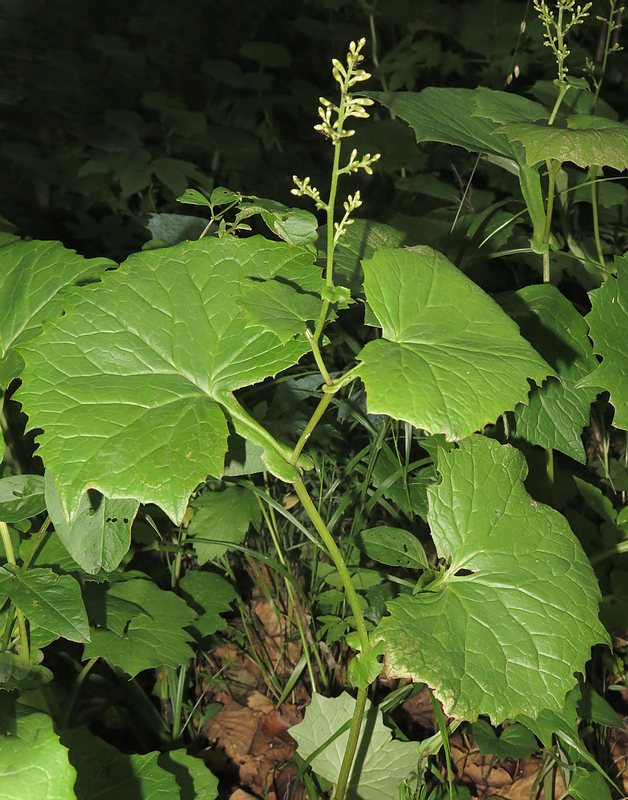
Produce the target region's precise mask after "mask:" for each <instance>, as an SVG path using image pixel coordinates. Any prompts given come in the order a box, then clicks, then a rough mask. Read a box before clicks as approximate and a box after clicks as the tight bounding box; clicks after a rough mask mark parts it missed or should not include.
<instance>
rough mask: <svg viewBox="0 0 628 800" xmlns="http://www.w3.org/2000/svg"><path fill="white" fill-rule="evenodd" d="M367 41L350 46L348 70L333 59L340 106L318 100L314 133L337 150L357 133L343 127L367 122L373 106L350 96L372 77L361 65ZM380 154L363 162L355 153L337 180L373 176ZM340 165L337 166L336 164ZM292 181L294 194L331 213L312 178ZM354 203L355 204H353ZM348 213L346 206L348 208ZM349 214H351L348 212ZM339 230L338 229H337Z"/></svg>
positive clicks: (341, 225)
mask: <svg viewBox="0 0 628 800" xmlns="http://www.w3.org/2000/svg"><path fill="white" fill-rule="evenodd" d="M365 44H366V39H360V41H359V42H357V43H356V42H351V44H350V45H349V52H348V53H347V63H346V66H345V65H344V64H342V62H340V61H338V59H337V58H334V59H332V74H333V76H334V78H335V79H336V81H337V82H338V84H339V85H340V105H336V104H335V103H332V102H331V101H330V100H327V99H326V98H324V97H320V98H319V102H320V104H321V105H320V106H319V108H318V116H319V117H320V119H321V122H319V123H318V124H317V125H315V126H314V130H316V131H320V132H321V133H322V134H323V135H324V136H327V137H328V138H329V139H331V141H332V143H333V144H334V146H339V145H340V143H341V141H342V139H346V138H347V137H349V136H353V134H354V133H355V131H354V130H351V129H349V130H345V127H344V124H345V121H346V119H347V117H360V118H361V119H366V118H368V112H367V111H366V108H367V107H368V106H371V105H373V101H372V100H371V98H370V97H355V96H354V95H353V94H351V92H350V89H351V87H352V86H355V84H356V83H360V82H361V81H365V80H368V78H370V77H371V75H370V73H368V72H366V71H365V70H363V69H361V68H360V67H359V66H358V65H359V64H360V62H362V61H363V60H364V56H363V55H362V54H361V53H360V51H361V50H362V48H363V47H364V45H365ZM379 157H380V154H379V153H376V154H375V155H371V154H370V153H367V154H366V155H365V156H363V157H362V158H358V151H357V150H352V151H351V155H350V156H349V161H348V162H347V164H345V166H344V167H336V178H337V177H338V176H339V175H348V174H350V173H352V172H357V171H358V170H360V169H363V170H364V171H365V172H366V173H367V174H368V175H372V174H373V169H372V165H373V164H374V163H375V162H376V161H377V160H378V159H379ZM336 163H337V162H336ZM293 181H294V183H295V184H296V187H297V188H296V189H292V194H294V195H297V196H302V195H306V196H307V197H311V198H312V200H314V202H315V204H316V208H319V209H325V210H327V209H328V204H327V203H325V202H324V200H322V198H321V194H320V192H319V190H318V189H317V188H316V187H314V186H311V185H310V178H303V179H301V178H298V177H297V176H296V175H294V176H293ZM357 198H358V202H357V204H356V205H353V206H352V209H351V210H353V209H354V208H357V207H358V205H360V202H359V193H358V194H357ZM353 202H355V201H354V200H352V203H353ZM345 210H346V204H345ZM349 213H350V212H349ZM347 218H348V215H347V214H345V220H344V222H343V223H340V229H341V230H344V228H345V227H346V225H347V224H348V222H347ZM336 227H338V226H336Z"/></svg>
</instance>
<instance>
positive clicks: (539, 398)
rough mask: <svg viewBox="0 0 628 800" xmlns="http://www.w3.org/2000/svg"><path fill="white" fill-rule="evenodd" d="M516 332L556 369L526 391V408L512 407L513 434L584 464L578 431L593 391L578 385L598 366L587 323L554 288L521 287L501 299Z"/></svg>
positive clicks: (548, 286) (585, 420) (583, 453)
mask: <svg viewBox="0 0 628 800" xmlns="http://www.w3.org/2000/svg"><path fill="white" fill-rule="evenodd" d="M501 306H502V308H503V309H504V310H505V311H507V312H508V313H509V314H510V315H511V316H512V317H513V319H514V320H515V322H517V324H518V325H519V327H520V329H521V334H522V335H523V336H524V337H525V338H526V339H527V340H528V341H529V342H530V344H532V345H533V346H534V348H535V350H536V351H537V352H538V353H540V354H541V355H542V356H543V358H544V359H545V360H546V361H547V362H548V364H551V366H552V367H553V368H554V369H555V370H556V375H557V376H558V377H557V378H554V377H550V378H548V380H547V381H545V383H544V384H543V385H542V386H535V387H534V388H533V389H532V391H531V392H530V396H529V400H528V404H527V405H524V404H520V405H518V406H517V407H516V408H515V421H516V428H515V436H516V437H521V438H523V439H526V440H527V441H528V442H530V443H531V444H536V445H540V446H541V447H544V448H546V449H552V448H553V449H556V450H560V451H561V452H563V453H565V454H566V455H568V456H570V457H571V458H573V459H574V460H576V461H580V462H581V463H583V464H584V463H585V460H586V457H585V452H584V445H583V444H582V431H583V428H584V427H585V425H588V424H589V408H590V405H591V402H592V401H593V400H595V394H596V393H595V391H594V390H593V391H592V390H591V389H590V388H589V387H586V388H582V387H580V386H579V385H578V381H579V380H580V379H581V378H583V377H584V376H585V375H588V374H589V373H590V372H591V370H592V369H594V368H595V367H596V365H597V361H596V359H595V356H594V355H593V348H592V346H591V341H590V340H589V337H588V325H587V323H586V321H585V320H584V318H583V317H582V315H581V314H579V313H578V311H577V310H576V309H575V308H574V306H573V304H572V303H570V302H569V300H567V299H566V298H565V297H564V295H562V294H561V293H560V292H559V291H558V289H557V288H556V287H555V286H551V285H549V284H545V285H539V286H526V287H525V288H524V289H520V290H519V291H518V292H516V293H514V294H512V295H509V296H508V297H507V298H504V299H503V300H502V301H501Z"/></svg>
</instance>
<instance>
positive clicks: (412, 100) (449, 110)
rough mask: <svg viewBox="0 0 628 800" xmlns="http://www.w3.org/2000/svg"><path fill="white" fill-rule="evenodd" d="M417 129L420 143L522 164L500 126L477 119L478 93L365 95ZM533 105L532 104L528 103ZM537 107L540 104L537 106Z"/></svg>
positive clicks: (441, 91) (433, 90)
mask: <svg viewBox="0 0 628 800" xmlns="http://www.w3.org/2000/svg"><path fill="white" fill-rule="evenodd" d="M364 94H366V95H368V97H372V98H374V99H375V100H377V101H378V102H380V103H381V104H382V105H384V106H386V108H387V109H389V110H390V111H391V112H392V113H393V114H395V115H396V116H398V117H401V118H402V119H405V120H406V122H407V123H409V125H410V126H411V127H412V128H414V132H415V134H416V140H417V142H445V143H446V144H453V145H458V146H459V147H464V148H465V149H466V150H469V151H471V152H473V153H489V154H491V155H496V156H505V157H507V158H512V159H515V160H519V156H520V152H519V148H518V147H517V146H516V145H512V144H511V143H510V142H509V141H508V139H507V138H506V136H504V135H503V134H500V133H495V131H496V130H497V129H498V128H499V123H496V122H493V121H492V120H491V119H489V118H488V117H481V116H474V115H475V113H476V111H477V105H476V101H477V99H478V93H477V90H475V89H439V88H436V87H432V86H430V87H428V88H427V89H423V91H422V92H418V93H417V92H365V93H364ZM528 102H530V103H531V101H528ZM533 105H536V104H533Z"/></svg>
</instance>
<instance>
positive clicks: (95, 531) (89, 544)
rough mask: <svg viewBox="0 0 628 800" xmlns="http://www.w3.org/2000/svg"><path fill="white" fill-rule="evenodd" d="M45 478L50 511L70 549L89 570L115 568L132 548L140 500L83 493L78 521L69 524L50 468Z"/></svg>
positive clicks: (92, 492) (111, 570) (71, 553)
mask: <svg viewBox="0 0 628 800" xmlns="http://www.w3.org/2000/svg"><path fill="white" fill-rule="evenodd" d="M45 478H46V506H47V509H48V514H49V515H50V519H51V521H52V524H53V525H54V527H55V531H56V533H57V536H58V537H59V538H60V539H61V541H62V542H63V544H64V546H65V548H66V550H67V551H68V553H69V554H70V555H71V556H72V558H73V559H74V561H76V563H77V564H78V565H79V566H80V567H82V568H83V569H84V570H85V571H86V572H89V573H92V574H94V573H96V572H98V571H99V570H100V569H104V570H105V572H113V570H114V569H115V568H116V567H117V566H118V564H119V563H120V562H121V561H122V559H123V558H124V556H125V555H126V553H127V552H128V550H129V547H130V544H131V525H132V524H133V520H134V519H135V516H136V514H137V510H138V508H139V503H138V502H137V501H136V500H110V499H109V498H107V497H103V496H102V495H101V494H100V493H99V492H96V491H94V490H93V489H92V490H91V492H87V493H85V494H84V495H83V497H82V499H81V503H80V505H79V510H78V514H77V517H76V521H75V522H74V523H73V524H72V525H68V523H67V520H66V518H65V515H64V513H63V509H62V507H61V499H60V498H59V492H58V491H57V487H56V485H55V480H54V477H53V475H52V472H50V470H46V473H45Z"/></svg>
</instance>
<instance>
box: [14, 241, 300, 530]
mask: <svg viewBox="0 0 628 800" xmlns="http://www.w3.org/2000/svg"><path fill="white" fill-rule="evenodd" d="M312 258H313V257H312V255H311V254H310V253H309V252H308V251H307V250H305V249H303V248H298V247H292V246H289V245H286V244H283V243H278V242H269V241H266V240H265V239H262V238H261V237H252V238H250V239H245V240H241V241H240V240H236V239H234V238H232V237H226V238H223V239H202V240H200V241H197V242H182V243H181V244H179V245H177V246H175V247H172V248H164V249H160V250H154V251H150V252H144V253H140V254H137V255H134V256H131V257H130V258H129V259H127V261H126V262H125V263H124V264H123V265H122V266H121V267H120V269H119V270H117V271H115V272H109V273H107V274H106V275H105V276H104V278H103V280H102V282H101V283H99V284H95V285H90V286H87V287H84V288H83V289H81V290H80V291H74V292H72V294H71V296H70V297H69V298H68V301H67V303H66V312H67V313H66V315H65V316H64V317H63V318H62V319H60V320H58V321H54V322H50V323H49V324H48V325H47V326H46V330H45V332H44V333H43V335H42V336H41V337H40V338H38V339H37V340H36V341H34V342H32V343H28V344H27V345H25V346H24V347H23V348H22V349H21V352H22V353H23V355H24V358H25V361H26V368H25V371H24V375H23V385H22V387H21V389H20V390H19V400H20V402H22V403H23V405H24V409H25V411H26V412H27V414H28V415H29V427H30V428H31V429H32V428H42V429H43V431H44V432H43V434H41V436H40V441H41V449H40V453H41V456H42V458H43V459H44V463H45V464H46V466H48V467H49V468H50V469H51V470H52V472H53V473H54V474H55V479H56V482H57V488H58V490H59V495H60V498H61V505H62V508H63V511H64V514H65V515H66V517H67V518H68V520H69V521H70V522H73V521H74V520H75V519H76V515H77V514H78V510H79V505H80V502H81V497H82V496H83V494H84V492H85V491H87V490H88V489H97V490H98V491H100V492H102V493H103V494H104V495H106V496H107V497H110V498H114V499H125V498H131V497H134V498H136V499H137V500H138V501H140V502H142V503H151V502H152V503H156V504H158V505H160V506H161V507H162V508H163V509H164V511H165V512H166V513H167V514H168V515H169V516H170V517H171V518H172V519H173V520H174V521H175V522H177V523H180V522H181V520H182V518H183V514H184V512H185V508H186V506H187V501H188V497H189V494H190V493H191V492H192V490H193V489H194V487H195V486H196V485H197V484H198V483H200V482H201V481H204V480H205V478H206V476H207V475H208V474H212V475H218V476H219V475H221V474H222V471H223V463H224V457H225V452H226V450H227V435H228V427H227V419H226V417H225V412H224V410H223V406H224V405H225V404H228V403H229V402H230V399H229V393H230V392H233V391H234V390H235V389H239V388H241V387H243V386H248V385H250V384H252V383H256V382H258V381H261V380H263V379H264V378H266V377H268V376H269V375H274V374H275V373H277V372H278V371H279V370H281V369H284V368H286V367H288V366H290V365H292V364H294V363H296V362H297V361H298V359H299V358H300V357H301V356H302V355H303V354H304V353H305V352H306V351H307V349H308V343H307V340H306V338H305V336H299V337H296V338H295V339H292V340H290V341H288V342H286V343H283V344H282V342H281V341H280V340H279V339H278V338H277V336H275V335H274V334H273V333H269V332H268V331H265V330H264V329H263V328H262V327H261V326H259V325H255V324H252V323H251V322H250V321H249V320H248V319H247V317H246V315H245V313H244V312H243V311H242V309H241V308H240V307H239V305H238V300H239V299H240V297H241V294H242V287H243V284H244V280H245V278H249V277H257V278H261V279H263V280H266V279H269V278H271V277H273V275H275V274H276V273H277V272H279V270H280V269H282V268H284V267H285V268H288V267H290V265H291V264H294V263H295V262H296V264H297V265H303V264H306V265H307V264H308V263H309V264H310V265H311V264H312ZM241 414H242V415H244V416H246V415H245V412H244V411H242V412H241ZM249 427H251V429H253V428H255V427H257V428H258V429H259V425H257V423H255V422H254V420H252V419H251V420H250V421H249ZM247 432H248V429H247ZM263 434H264V432H263V431H262V432H261V434H260V435H263ZM265 446H266V447H267V448H270V450H272V446H273V445H272V441H271V440H270V437H267V438H266V442H265ZM277 458H278V459H279V460H280V461H281V460H282V459H283V455H278V456H277Z"/></svg>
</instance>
